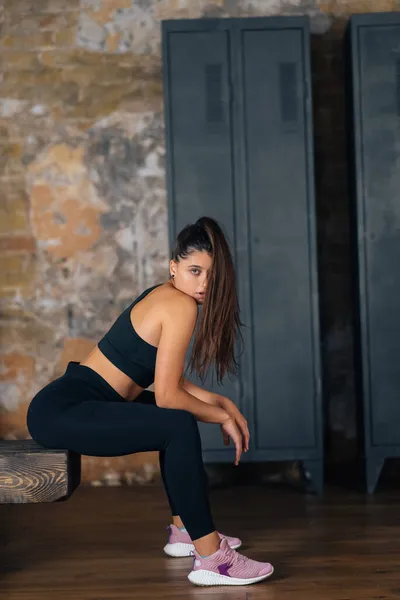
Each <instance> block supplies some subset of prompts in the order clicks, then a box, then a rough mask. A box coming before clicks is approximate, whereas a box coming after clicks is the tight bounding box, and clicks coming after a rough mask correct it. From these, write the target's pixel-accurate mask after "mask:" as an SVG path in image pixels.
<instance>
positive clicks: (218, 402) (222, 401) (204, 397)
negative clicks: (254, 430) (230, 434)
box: [181, 377, 250, 452]
mask: <svg viewBox="0 0 400 600" xmlns="http://www.w3.org/2000/svg"><path fill="white" fill-rule="evenodd" d="M181 385H182V387H183V388H184V389H185V390H186V391H187V392H189V393H190V394H192V396H196V398H199V400H201V401H202V402H206V403H207V404H211V405H213V406H219V407H220V408H222V409H223V410H225V411H226V412H227V413H228V415H229V416H230V417H232V419H234V421H235V423H236V425H237V426H238V427H239V429H240V432H241V434H242V435H243V447H244V450H245V452H247V451H248V449H249V441H250V432H249V428H248V425H247V420H246V419H245V418H244V416H243V415H242V413H241V412H240V410H239V409H238V408H237V406H236V404H234V403H233V402H232V400H229V398H226V396H222V395H221V394H215V393H214V392H208V391H207V390H203V388H201V387H199V386H198V385H195V384H194V383H192V382H191V381H188V380H187V379H185V378H184V377H182V378H181ZM224 441H225V443H227V440H226V438H225V436H224Z"/></svg>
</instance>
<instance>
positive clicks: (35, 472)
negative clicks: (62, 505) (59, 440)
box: [0, 440, 81, 504]
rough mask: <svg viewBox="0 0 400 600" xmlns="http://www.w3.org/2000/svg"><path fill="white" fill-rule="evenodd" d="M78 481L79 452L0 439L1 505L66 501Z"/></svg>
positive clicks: (79, 477)
mask: <svg viewBox="0 0 400 600" xmlns="http://www.w3.org/2000/svg"><path fill="white" fill-rule="evenodd" d="M80 480H81V456H80V454H76V453H74V452H69V451H68V450H59V449H57V448H54V449H48V448H43V447H42V446H39V444H37V443H36V442H35V441H33V440H12V441H11V440H10V441H9V440H0V504H11V503H31V502H57V501H60V500H67V499H68V498H69V497H70V496H71V494H72V492H73V491H74V490H75V488H77V487H78V485H79V484H80Z"/></svg>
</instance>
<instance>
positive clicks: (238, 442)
mask: <svg viewBox="0 0 400 600" xmlns="http://www.w3.org/2000/svg"><path fill="white" fill-rule="evenodd" d="M221 430H222V435H223V438H224V443H225V445H228V444H229V438H231V439H232V441H233V443H234V444H235V449H236V456H235V462H234V465H235V466H236V467H237V466H238V464H239V460H240V457H241V456H242V452H243V438H242V434H241V433H240V431H239V428H238V426H237V424H236V422H235V420H234V419H232V418H231V417H228V418H227V419H226V420H225V421H224V422H223V423H221Z"/></svg>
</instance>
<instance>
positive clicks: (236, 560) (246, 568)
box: [188, 538, 274, 585]
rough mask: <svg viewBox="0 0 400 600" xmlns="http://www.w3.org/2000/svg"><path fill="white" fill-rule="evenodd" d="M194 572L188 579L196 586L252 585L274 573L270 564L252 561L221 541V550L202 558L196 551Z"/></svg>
mask: <svg viewBox="0 0 400 600" xmlns="http://www.w3.org/2000/svg"><path fill="white" fill-rule="evenodd" d="M193 554H194V561H193V570H192V571H191V572H190V573H189V575H188V579H189V581H191V582H192V583H194V584H195V585H250V584H251V583H257V582H258V581H262V580H263V579H266V578H267V577H269V576H270V575H272V573H273V572H274V568H273V566H272V565H270V564H269V563H261V562H257V561H255V560H251V559H250V558H247V557H246V556H243V554H239V553H238V552H236V551H235V550H232V548H230V547H229V545H228V542H227V540H226V539H224V538H223V539H222V540H221V544H220V547H219V550H217V552H215V553H214V554H211V556H207V558H201V556H200V554H198V552H196V550H194V552H193Z"/></svg>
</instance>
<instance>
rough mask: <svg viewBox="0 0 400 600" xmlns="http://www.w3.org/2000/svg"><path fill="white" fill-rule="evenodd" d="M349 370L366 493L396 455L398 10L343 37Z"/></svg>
mask: <svg viewBox="0 0 400 600" xmlns="http://www.w3.org/2000/svg"><path fill="white" fill-rule="evenodd" d="M347 42H348V45H347V63H348V66H349V70H348V92H349V94H348V107H349V117H350V120H349V131H350V142H351V145H350V153H349V157H350V164H351V167H352V169H351V172H352V179H351V181H352V191H353V193H352V198H353V202H352V207H353V227H352V229H353V241H354V266H355V270H354V273H355V299H356V324H357V329H356V331H357V334H356V344H355V348H356V365H357V384H358V385H357V390H358V398H359V406H360V408H361V409H362V415H363V419H362V422H363V446H364V447H363V449H364V456H365V466H366V480H367V489H368V492H369V493H372V492H373V491H374V489H375V486H376V483H377V481H378V478H379V475H380V472H381V470H382V466H383V464H384V461H385V459H386V458H388V457H392V456H400V304H399V298H400V268H399V264H400V192H399V190H400V13H387V14H368V15H356V16H354V17H352V18H351V20H350V23H349V29H348V39H347Z"/></svg>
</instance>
